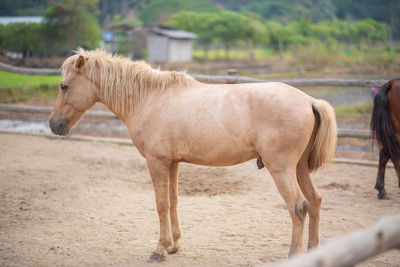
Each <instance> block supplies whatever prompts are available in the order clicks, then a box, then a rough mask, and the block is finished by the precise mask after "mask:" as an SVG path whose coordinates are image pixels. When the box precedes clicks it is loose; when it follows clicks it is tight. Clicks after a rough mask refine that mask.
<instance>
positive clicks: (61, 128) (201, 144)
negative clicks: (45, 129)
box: [50, 50, 336, 260]
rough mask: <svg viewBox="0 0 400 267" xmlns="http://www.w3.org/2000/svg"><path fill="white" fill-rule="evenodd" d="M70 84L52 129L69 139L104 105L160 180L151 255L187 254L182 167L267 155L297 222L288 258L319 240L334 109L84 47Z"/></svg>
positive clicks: (270, 89)
mask: <svg viewBox="0 0 400 267" xmlns="http://www.w3.org/2000/svg"><path fill="white" fill-rule="evenodd" d="M62 75H63V79H62V82H61V84H60V92H59V95H58V98H57V101H56V103H55V106H54V109H53V112H52V115H51V118H50V127H51V130H52V131H53V133H54V134H58V135H66V134H67V133H68V132H69V130H70V129H71V128H72V127H74V126H75V125H76V124H77V123H78V121H79V120H80V119H81V118H82V117H83V115H84V113H85V111H87V110H88V109H89V108H90V107H91V106H93V104H94V103H96V102H101V103H103V104H104V105H106V106H107V107H108V108H109V109H110V110H111V111H112V112H114V113H115V114H116V115H117V116H118V117H119V118H120V119H121V120H122V121H124V123H125V124H126V125H127V127H128V130H129V134H130V136H131V138H132V141H133V143H134V144H135V146H136V147H137V149H138V150H139V152H140V153H141V154H142V156H143V157H145V159H146V162H147V166H148V169H149V172H150V175H151V179H152V181H153V185H154V190H155V195H156V205H157V212H158V215H159V219H160V238H159V242H158V245H157V247H156V249H155V251H154V252H153V254H152V256H151V257H150V258H151V259H152V260H160V259H162V258H164V257H165V256H166V255H167V252H168V253H174V252H176V251H177V250H178V248H179V243H178V242H179V239H180V237H181V230H180V227H179V221H178V214H177V203H178V164H179V162H189V163H194V164H201V165H207V166H228V165H233V164H238V163H241V162H244V161H247V160H250V159H254V158H258V160H257V163H258V166H259V168H262V167H264V165H265V166H266V168H267V169H268V171H269V172H270V174H271V176H272V177H273V179H274V181H275V184H276V186H277V188H278V190H279V192H280V194H281V195H282V197H283V198H284V200H285V202H286V204H287V208H288V210H289V213H290V216H291V219H292V222H293V229H292V230H293V232H292V242H291V247H290V252H289V255H291V254H294V253H298V252H301V251H302V250H303V231H304V221H305V217H306V215H307V212H308V214H309V218H310V225H309V227H310V229H309V242H308V246H309V247H314V246H317V245H318V244H319V216H320V206H321V196H320V195H319V193H318V192H317V190H316V188H315V186H314V184H313V182H312V180H311V179H310V172H312V171H315V170H317V169H318V168H319V167H320V166H321V165H322V164H323V163H325V162H328V161H330V160H332V158H333V156H334V150H335V145H336V122H335V116H334V113H333V110H332V107H331V106H330V105H329V104H328V103H327V102H325V101H323V100H316V99H314V98H312V97H310V96H308V95H306V94H304V93H302V92H301V91H299V90H298V89H296V88H294V87H291V86H289V85H286V84H283V83H279V82H273V83H253V84H236V85H231V84H218V85H217V84H203V83H200V82H197V81H195V80H194V79H193V78H191V77H190V76H188V75H186V74H184V73H179V72H171V71H160V70H155V69H152V68H151V67H150V66H149V65H147V64H146V63H144V62H134V61H131V60H129V59H126V58H122V57H118V56H113V55H110V54H108V53H105V52H103V51H99V50H96V51H84V50H79V51H78V52H77V53H76V55H74V56H71V57H69V58H68V59H66V60H65V62H64V64H63V65H62Z"/></svg>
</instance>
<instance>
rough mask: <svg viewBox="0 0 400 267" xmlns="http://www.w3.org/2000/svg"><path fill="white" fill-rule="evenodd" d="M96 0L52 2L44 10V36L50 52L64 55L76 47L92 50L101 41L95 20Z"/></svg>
mask: <svg viewBox="0 0 400 267" xmlns="http://www.w3.org/2000/svg"><path fill="white" fill-rule="evenodd" d="M97 2H98V0H85V1H82V2H80V1H78V0H65V1H62V2H61V3H57V2H53V3H52V6H51V7H49V8H48V9H47V10H46V14H45V19H46V23H45V25H44V31H45V35H46V37H47V38H48V41H49V42H50V43H51V47H50V49H49V50H50V52H52V53H62V54H64V53H66V52H68V51H70V50H72V49H76V48H77V47H83V48H86V49H93V48H96V47H98V46H99V42H100V40H101V35H100V29H99V25H98V22H97V19H96V17H95V16H94V15H92V14H91V13H89V10H91V11H92V12H97V9H96V8H97Z"/></svg>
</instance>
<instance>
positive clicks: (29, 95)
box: [0, 84, 58, 104]
mask: <svg viewBox="0 0 400 267" xmlns="http://www.w3.org/2000/svg"><path fill="white" fill-rule="evenodd" d="M57 93H58V86H57V85H47V84H41V85H36V86H29V87H22V88H21V87H19V88H18V87H17V88H3V89H0V103H1V104H9V103H17V102H23V101H28V100H32V99H36V100H40V101H43V100H45V101H46V100H52V99H55V98H56V96H57Z"/></svg>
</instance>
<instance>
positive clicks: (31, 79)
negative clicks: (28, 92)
mask: <svg viewBox="0 0 400 267" xmlns="http://www.w3.org/2000/svg"><path fill="white" fill-rule="evenodd" d="M60 80H61V76H59V75H55V76H45V75H25V74H16V73H10V72H6V71H1V70H0V88H17V87H31V86H39V85H48V86H50V85H55V84H58V83H59V82H60Z"/></svg>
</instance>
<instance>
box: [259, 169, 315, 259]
mask: <svg viewBox="0 0 400 267" xmlns="http://www.w3.org/2000/svg"><path fill="white" fill-rule="evenodd" d="M264 165H265V166H268V164H266V162H264ZM268 170H269V171H270V173H271V176H272V177H273V179H274V182H275V184H276V187H277V188H278V191H279V193H280V194H281V196H282V197H283V199H284V200H285V202H286V205H287V208H288V210H289V214H290V217H291V218H292V223H293V228H292V242H291V245H290V251H289V256H291V255H293V254H296V253H300V252H302V251H303V233H304V220H305V219H306V215H307V210H308V201H307V200H306V199H305V198H304V196H303V193H302V192H301V190H300V188H299V185H298V183H297V180H296V168H295V167H294V166H293V167H286V168H279V169H278V170H277V169H273V168H271V167H269V168H268Z"/></svg>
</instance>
